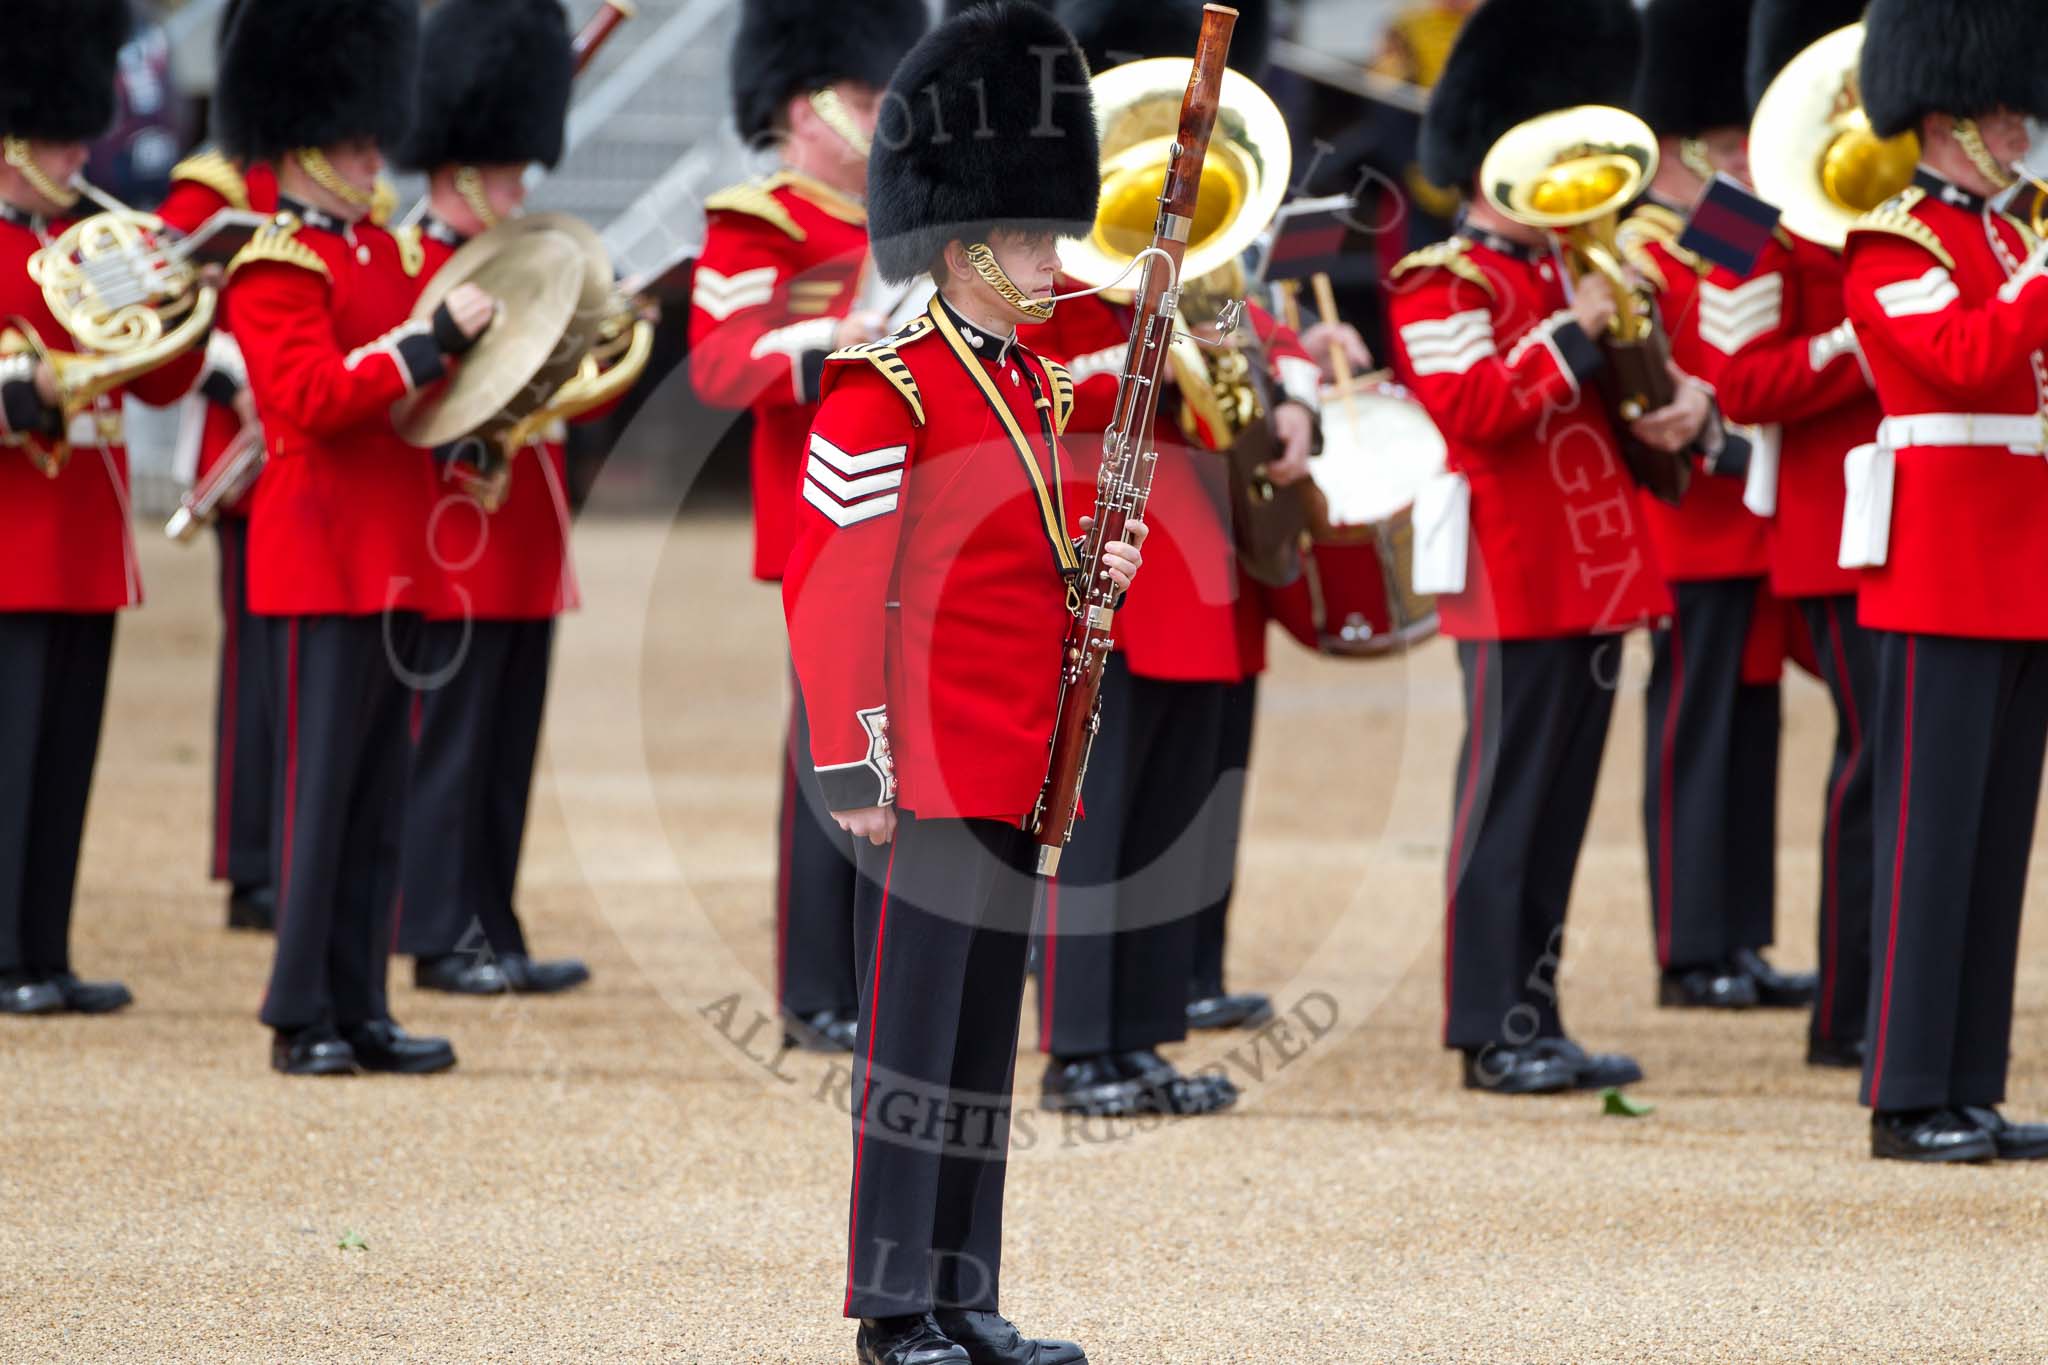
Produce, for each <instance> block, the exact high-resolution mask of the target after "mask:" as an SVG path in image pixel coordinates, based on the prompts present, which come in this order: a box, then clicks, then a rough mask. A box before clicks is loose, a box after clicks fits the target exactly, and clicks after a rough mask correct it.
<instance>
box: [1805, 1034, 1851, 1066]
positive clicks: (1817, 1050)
mask: <svg viewBox="0 0 2048 1365" xmlns="http://www.w3.org/2000/svg"><path fill="white" fill-rule="evenodd" d="M1806 1064H1807V1065H1808V1066H1824V1067H1832V1068H1834V1069H1836V1070H1838V1071H1861V1070H1862V1069H1863V1040H1862V1039H1861V1038H1809V1039H1808V1040H1807V1042H1806Z"/></svg>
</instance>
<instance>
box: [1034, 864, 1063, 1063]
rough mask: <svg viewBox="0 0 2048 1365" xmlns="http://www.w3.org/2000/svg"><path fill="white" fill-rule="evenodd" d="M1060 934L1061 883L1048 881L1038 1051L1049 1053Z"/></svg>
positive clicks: (1040, 960) (1040, 965)
mask: <svg viewBox="0 0 2048 1365" xmlns="http://www.w3.org/2000/svg"><path fill="white" fill-rule="evenodd" d="M1059 934H1060V879H1059V878H1058V877H1052V878H1049V879H1048V880H1047V881H1046V883H1045V933H1044V935H1043V937H1042V939H1041V942H1042V943H1043V945H1044V947H1043V950H1042V951H1041V952H1040V953H1039V955H1038V975H1039V983H1038V984H1039V992H1038V1002H1039V1009H1038V1050H1039V1051H1040V1052H1051V1051H1052V1009H1053V993H1052V992H1053V987H1054V986H1055V985H1056V984H1057V979H1058V975H1059V973H1058V971H1057V970H1056V969H1055V967H1054V963H1055V962H1057V961H1058V959H1059V951H1058V950H1059V942H1060V938H1059Z"/></svg>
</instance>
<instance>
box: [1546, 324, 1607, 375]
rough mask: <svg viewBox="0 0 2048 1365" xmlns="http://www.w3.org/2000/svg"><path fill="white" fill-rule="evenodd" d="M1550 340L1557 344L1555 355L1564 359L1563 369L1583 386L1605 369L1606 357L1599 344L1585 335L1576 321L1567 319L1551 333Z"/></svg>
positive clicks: (1583, 329) (1584, 331)
mask: <svg viewBox="0 0 2048 1365" xmlns="http://www.w3.org/2000/svg"><path fill="white" fill-rule="evenodd" d="M1551 340H1552V341H1554V342H1555V343H1556V344H1557V353H1558V354H1559V355H1561V356H1563V357H1564V363H1565V367H1566V368H1567V369H1569V370H1570V371H1571V372H1572V378H1573V379H1576V380H1577V381H1578V382H1579V383H1581V384H1583V383H1585V382H1586V381H1587V380H1588V379H1591V378H1592V377H1593V376H1594V375H1596V374H1598V373H1600V371H1602V370H1603V369H1605V368H1607V356H1606V354H1605V353H1604V352H1602V351H1601V349H1600V346H1599V343H1598V342H1596V341H1594V340H1593V338H1591V337H1589V336H1587V335H1586V329H1585V328H1583V327H1581V326H1579V323H1578V319H1576V318H1571V319H1567V320H1566V321H1565V322H1564V323H1562V324H1561V325H1559V327H1558V329H1557V330H1556V331H1555V332H1553V333H1551Z"/></svg>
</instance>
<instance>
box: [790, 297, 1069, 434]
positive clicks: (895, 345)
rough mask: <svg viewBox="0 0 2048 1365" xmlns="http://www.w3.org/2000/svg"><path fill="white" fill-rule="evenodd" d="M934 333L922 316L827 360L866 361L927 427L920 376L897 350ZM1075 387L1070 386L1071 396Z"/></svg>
mask: <svg viewBox="0 0 2048 1365" xmlns="http://www.w3.org/2000/svg"><path fill="white" fill-rule="evenodd" d="M931 331H932V320H931V318H930V316H928V315H927V316H925V317H920V318H918V319H917V320H916V321H914V322H912V323H911V324H910V325H909V326H908V327H905V328H904V329H903V330H902V331H900V332H895V333H893V334H891V335H889V336H885V337H882V338H880V339H879V340H876V341H863V342H861V343H860V344H859V345H858V346H847V347H845V348H843V349H841V350H837V351H834V352H833V353H832V354H831V355H829V356H827V357H825V358H826V360H827V361H833V360H865V361H866V362H867V363H868V364H870V365H872V366H874V367H875V369H876V370H878V371H879V372H880V373H881V376H882V378H884V379H886V380H888V381H889V382H890V383H891V384H893V385H895V386H896V392H898V393H900V394H902V395H903V401H904V402H906V403H908V404H910V417H911V420H912V421H914V422H916V423H917V424H918V425H919V426H923V425H924V395H923V394H921V393H919V392H918V390H917V376H915V375H913V374H912V373H911V372H910V366H908V365H906V364H905V363H904V362H903V357H902V356H900V355H898V354H897V351H898V350H899V349H901V348H902V347H904V346H907V345H909V344H910V343H911V342H913V341H916V340H917V339H919V338H920V337H923V336H926V335H927V334H929V333H930V332H931ZM1072 392H1073V385H1072V383H1071V382H1069V384H1068V393H1069V395H1070V396H1071V394H1072Z"/></svg>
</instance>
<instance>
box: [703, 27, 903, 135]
mask: <svg viewBox="0 0 2048 1365" xmlns="http://www.w3.org/2000/svg"><path fill="white" fill-rule="evenodd" d="M741 3H742V5H743V8H742V10H741V12H740V28H739V33H738V34H737V35H735V36H734V38H733V41H732V112H733V117H734V119H736V120H737V121H738V123H739V126H740V136H741V137H742V138H744V139H745V140H746V141H748V142H752V141H754V140H755V139H757V138H760V137H762V136H763V135H765V134H766V133H768V132H769V131H771V130H772V129H773V128H774V127H775V120H776V118H777V116H779V115H780V114H781V113H782V106H783V105H784V104H786V103H788V101H789V98H790V96H792V95H802V94H808V93H809V92H811V91H814V90H823V89H824V88H825V87H827V86H829V85H832V84H834V83H836V82H838V81H859V82H861V83H862V84H864V85H872V86H873V87H875V89H877V90H880V89H881V88H882V87H883V86H885V85H887V84H888V83H889V73H890V72H892V71H894V70H895V69H896V63H897V62H899V61H901V60H902V58H903V54H904V53H906V52H908V51H910V47H911V44H913V43H915V42H916V41H917V40H918V39H919V38H922V37H923V36H924V32H925V29H926V28H927V27H929V26H930V22H931V17H930V14H929V12H928V11H927V10H926V9H925V5H924V0H741Z"/></svg>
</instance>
